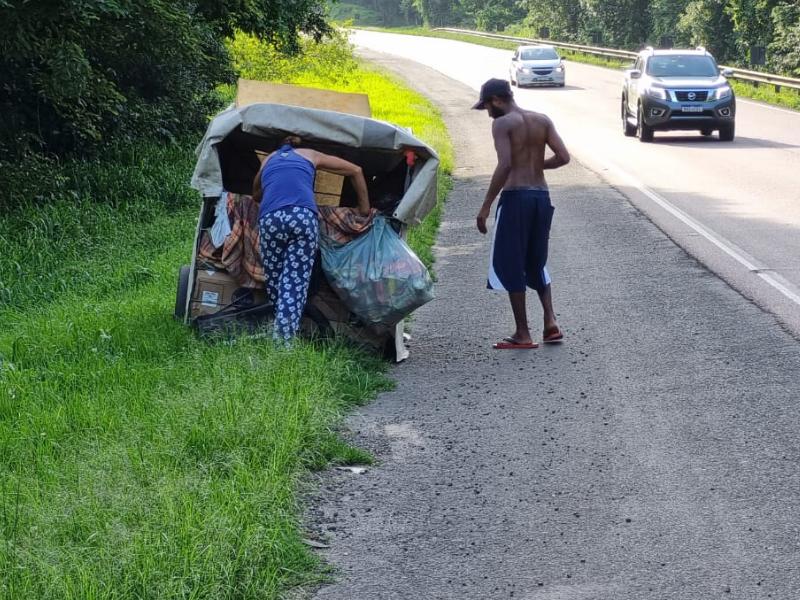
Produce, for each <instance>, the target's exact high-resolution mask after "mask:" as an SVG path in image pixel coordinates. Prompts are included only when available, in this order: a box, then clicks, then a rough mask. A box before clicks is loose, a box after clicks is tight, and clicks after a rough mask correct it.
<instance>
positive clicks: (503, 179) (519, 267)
mask: <svg viewBox="0 0 800 600" xmlns="http://www.w3.org/2000/svg"><path fill="white" fill-rule="evenodd" d="M472 108H474V109H477V110H484V109H485V110H487V111H488V113H489V116H490V117H492V119H494V122H493V123H492V137H493V138H494V147H495V150H496V151H497V167H496V168H495V170H494V174H493V175H492V181H491V183H490V184H489V189H488V191H487V192H486V199H485V200H484V202H483V205H482V206H481V209H480V212H478V231H480V232H481V233H484V234H485V233H486V231H487V230H486V219H488V218H489V211H490V209H491V207H492V203H493V202H494V200H495V198H496V197H497V195H498V194H500V202H499V203H498V206H497V213H496V215H495V231H494V240H493V242H492V254H491V259H490V263H489V278H488V282H487V286H486V287H487V288H488V289H491V290H503V291H506V292H508V296H509V299H510V300H511V310H512V312H513V313H514V321H515V323H516V330H515V331H514V333H513V334H512V335H511V336H510V337H508V338H505V339H504V340H503V341H502V342H498V343H497V344H495V345H494V347H495V348H497V349H517V348H536V347H538V344H536V343H535V342H534V341H533V339H532V338H531V333H530V330H529V329H528V316H527V311H526V307H525V288H526V287H530V288H532V289H534V290H536V292H537V293H538V294H539V300H540V302H541V303H542V309H543V311H544V329H543V333H542V340H543V342H545V343H553V342H559V341H561V340H562V339H563V338H564V334H563V332H562V331H561V328H559V326H558V323H557V322H556V315H555V312H554V311H553V299H552V295H551V293H550V275H549V274H548V272H547V268H546V264H547V246H548V243H549V240H550V224H551V223H552V220H553V205H552V204H551V203H550V194H549V192H548V189H547V182H546V181H545V178H544V171H545V169H557V168H558V167H562V166H564V165H566V164H567V163H568V162H569V158H570V157H569V152H568V151H567V148H566V146H564V142H563V141H562V140H561V138H560V137H559V135H558V133H556V129H555V126H554V125H553V123H552V121H551V120H550V119H549V118H548V117H547V116H545V115H543V114H539V113H535V112H531V111H528V110H523V109H521V108H520V107H519V106H517V104H516V103H515V102H514V96H513V94H512V92H511V87H510V86H509V84H508V82H507V81H505V80H503V79H490V80H489V81H487V82H486V83H484V84H483V86H482V87H481V95H480V100H478V102H477V103H476V104H475V106H473V107H472ZM546 146H547V147H549V148H550V149H551V150H552V151H553V152H554V155H553V156H551V157H550V158H547V159H546V158H545V156H544V155H545V147H546ZM501 190H502V193H501Z"/></svg>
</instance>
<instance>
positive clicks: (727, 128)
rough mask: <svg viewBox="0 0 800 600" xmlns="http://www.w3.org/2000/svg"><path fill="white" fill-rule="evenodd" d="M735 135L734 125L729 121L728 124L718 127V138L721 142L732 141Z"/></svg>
mask: <svg viewBox="0 0 800 600" xmlns="http://www.w3.org/2000/svg"><path fill="white" fill-rule="evenodd" d="M735 136H736V125H735V124H734V123H731V124H730V125H723V126H722V127H720V128H719V139H720V140H721V141H723V142H732V141H733V138H734V137H735Z"/></svg>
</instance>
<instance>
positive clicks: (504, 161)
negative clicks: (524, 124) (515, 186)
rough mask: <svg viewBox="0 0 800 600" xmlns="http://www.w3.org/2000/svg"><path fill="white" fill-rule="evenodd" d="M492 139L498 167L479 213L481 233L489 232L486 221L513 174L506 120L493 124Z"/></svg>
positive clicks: (478, 222) (499, 120)
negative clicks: (510, 175) (495, 201)
mask: <svg viewBox="0 0 800 600" xmlns="http://www.w3.org/2000/svg"><path fill="white" fill-rule="evenodd" d="M492 137H493V138H494V149H495V151H496V152H497V166H496V167H495V169H494V173H493V174H492V180H491V182H490V183H489V189H488V190H486V197H485V198H484V200H483V205H482V206H481V210H480V211H479V212H478V218H477V224H478V231H480V232H481V233H486V232H487V231H488V230H487V229H486V219H488V218H489V212H490V210H491V208H492V203H493V202H494V199H495V198H497V195H498V194H499V193H500V191H501V190H502V189H503V186H504V185H505V183H506V180H507V179H508V175H509V174H510V173H511V131H510V129H509V123H508V121H506V119H503V118H502V117H501V118H499V119H495V120H494V122H493V123H492Z"/></svg>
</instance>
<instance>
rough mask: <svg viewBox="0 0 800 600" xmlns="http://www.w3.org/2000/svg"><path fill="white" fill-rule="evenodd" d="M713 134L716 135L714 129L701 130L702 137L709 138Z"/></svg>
mask: <svg viewBox="0 0 800 600" xmlns="http://www.w3.org/2000/svg"><path fill="white" fill-rule="evenodd" d="M712 133H714V130H713V129H701V130H700V135H702V136H704V137H708V136H710V135H711V134H712Z"/></svg>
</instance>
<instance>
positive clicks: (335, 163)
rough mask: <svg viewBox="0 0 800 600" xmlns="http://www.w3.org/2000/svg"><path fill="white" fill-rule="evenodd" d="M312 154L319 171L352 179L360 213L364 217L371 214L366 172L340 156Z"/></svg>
mask: <svg viewBox="0 0 800 600" xmlns="http://www.w3.org/2000/svg"><path fill="white" fill-rule="evenodd" d="M312 152H313V153H314V154H313V160H314V164H315V165H316V166H317V168H318V169H322V170H323V171H328V172H329V173H335V174H336V175H344V176H345V177H349V178H350V181H351V182H352V183H353V188H355V190H356V197H357V198H358V212H360V213H361V214H362V215H367V214H369V195H368V193H367V182H366V180H365V179H364V172H363V171H362V170H361V167H359V166H358V165H356V164H353V163H351V162H349V161H346V160H344V159H343V158H339V157H338V156H331V155H330V154H323V153H322V152H317V151H312Z"/></svg>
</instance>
